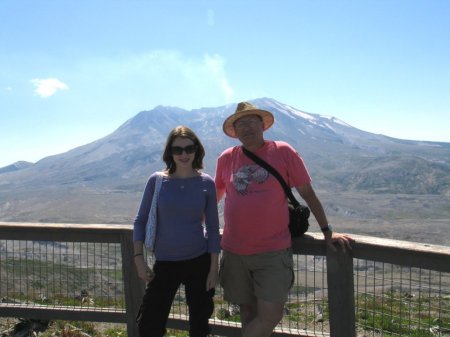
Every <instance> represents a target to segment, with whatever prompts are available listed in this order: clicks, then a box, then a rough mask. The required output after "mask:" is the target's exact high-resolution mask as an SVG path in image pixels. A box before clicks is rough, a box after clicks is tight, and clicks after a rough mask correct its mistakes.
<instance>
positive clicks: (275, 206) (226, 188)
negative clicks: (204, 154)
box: [215, 141, 311, 255]
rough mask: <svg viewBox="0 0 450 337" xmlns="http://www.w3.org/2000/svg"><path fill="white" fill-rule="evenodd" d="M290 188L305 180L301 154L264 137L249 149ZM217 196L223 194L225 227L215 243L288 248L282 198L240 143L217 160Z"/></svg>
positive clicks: (241, 248) (257, 249) (252, 249)
mask: <svg viewBox="0 0 450 337" xmlns="http://www.w3.org/2000/svg"><path fill="white" fill-rule="evenodd" d="M254 153H255V154H256V155H257V156H259V157H260V158H262V159H264V160H265V161H266V162H268V163H269V164H270V165H271V166H273V167H274V168H275V169H276V170H277V171H278V172H279V173H280V174H281V176H282V177H283V178H284V180H285V181H286V182H287V183H288V185H289V186H291V187H295V186H300V185H303V184H307V183H310V182H311V178H310V176H309V174H308V171H307V170H306V167H305V165H304V163H303V160H302V158H301V157H300V156H299V154H298V153H297V152H296V151H295V150H294V149H293V148H292V147H291V146H290V145H289V144H287V143H285V142H279V141H277V142H274V141H265V144H264V146H263V147H261V148H260V149H258V150H257V151H255V152H254ZM215 183H216V189H217V194H218V195H223V192H225V193H226V194H225V209H224V218H225V225H224V229H223V237H222V242H221V246H222V248H223V249H225V250H227V251H230V252H232V253H235V254H241V255H250V254H257V253H262V252H269V251H274V250H280V249H284V248H288V247H290V246H291V236H290V233H289V229H288V223H289V213H288V208H287V197H286V194H285V193H284V191H283V188H282V187H281V185H280V183H279V182H278V180H277V179H276V178H275V177H273V176H272V175H271V174H269V172H267V171H266V170H265V169H264V168H262V167H261V166H259V165H258V164H256V163H254V162H253V161H252V160H251V159H250V158H248V157H247V156H246V155H245V154H244V153H243V152H242V148H241V147H240V146H235V147H232V148H229V149H227V150H225V151H224V152H223V153H222V154H221V155H220V157H219V159H218V160H217V169H216V176H215Z"/></svg>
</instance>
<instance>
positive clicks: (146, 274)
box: [134, 255, 155, 283]
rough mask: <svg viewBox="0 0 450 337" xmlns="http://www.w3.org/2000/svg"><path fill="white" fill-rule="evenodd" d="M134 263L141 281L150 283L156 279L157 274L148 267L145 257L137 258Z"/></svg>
mask: <svg viewBox="0 0 450 337" xmlns="http://www.w3.org/2000/svg"><path fill="white" fill-rule="evenodd" d="M134 263H135V264H136V269H137V273H138V276H139V278H140V279H141V280H143V281H145V282H146V283H149V282H151V281H152V280H153V279H154V278H155V273H154V272H153V270H152V269H151V268H150V267H149V266H148V265H147V262H146V261H145V260H144V256H142V255H139V256H136V257H135V258H134Z"/></svg>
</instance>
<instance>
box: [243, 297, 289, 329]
mask: <svg viewBox="0 0 450 337" xmlns="http://www.w3.org/2000/svg"><path fill="white" fill-rule="evenodd" d="M283 307H284V303H276V302H268V301H264V300H261V299H258V300H257V302H255V303H252V304H244V305H241V306H240V308H241V322H242V337H269V336H270V335H271V334H272V331H273V329H274V328H275V327H276V326H277V324H278V323H279V322H280V321H281V319H282V317H283Z"/></svg>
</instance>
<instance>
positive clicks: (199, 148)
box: [163, 125, 205, 174]
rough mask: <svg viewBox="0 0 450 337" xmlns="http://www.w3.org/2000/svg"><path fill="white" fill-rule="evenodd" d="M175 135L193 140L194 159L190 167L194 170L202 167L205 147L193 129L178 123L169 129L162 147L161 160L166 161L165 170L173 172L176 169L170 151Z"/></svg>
mask: <svg viewBox="0 0 450 337" xmlns="http://www.w3.org/2000/svg"><path fill="white" fill-rule="evenodd" d="M177 137H183V138H188V139H190V140H192V141H193V142H194V145H195V147H196V151H195V157H194V160H193V161H192V168H193V169H195V170H200V169H202V168H203V158H204V157H205V149H204V147H203V145H202V143H201V142H200V139H198V137H197V135H196V134H195V132H194V131H192V130H191V129H189V128H188V127H187V126H184V125H180V126H177V127H176V128H173V129H172V131H170V133H169V136H167V141H166V147H165V148H164V153H163V161H164V162H165V163H166V170H167V171H168V172H169V174H170V173H174V172H175V170H176V169H177V167H176V164H175V161H174V160H173V157H172V151H171V148H172V143H173V141H174V140H175V138H177Z"/></svg>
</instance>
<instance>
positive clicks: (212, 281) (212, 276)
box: [206, 270, 219, 291]
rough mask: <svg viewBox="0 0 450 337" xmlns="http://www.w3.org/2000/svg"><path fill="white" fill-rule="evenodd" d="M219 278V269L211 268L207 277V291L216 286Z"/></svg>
mask: <svg viewBox="0 0 450 337" xmlns="http://www.w3.org/2000/svg"><path fill="white" fill-rule="evenodd" d="M218 279H219V272H218V270H210V271H209V273H208V278H207V279H206V291H208V290H211V289H213V288H215V287H216V285H217V280H218Z"/></svg>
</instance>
